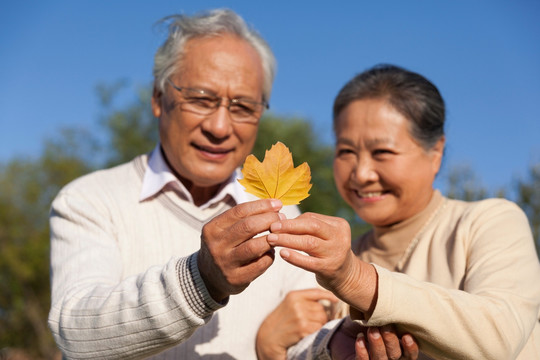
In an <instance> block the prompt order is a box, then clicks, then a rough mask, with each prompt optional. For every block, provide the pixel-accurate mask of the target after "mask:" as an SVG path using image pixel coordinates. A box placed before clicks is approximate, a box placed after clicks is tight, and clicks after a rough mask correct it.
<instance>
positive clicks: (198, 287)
mask: <svg viewBox="0 0 540 360" xmlns="http://www.w3.org/2000/svg"><path fill="white" fill-rule="evenodd" d="M176 269H177V273H178V278H179V280H180V287H181V289H182V292H183V293H184V297H185V299H186V301H187V303H188V304H189V306H190V308H191V309H193V312H194V313H195V314H196V315H197V316H199V317H201V318H206V317H208V316H211V315H212V314H213V313H214V312H215V311H216V310H218V309H221V308H222V307H224V306H225V305H226V304H227V302H228V301H225V302H223V303H222V304H220V303H218V302H216V301H215V300H214V299H212V297H211V296H210V293H209V292H208V290H207V289H206V285H205V284H204V281H203V279H202V278H201V274H200V273H199V267H198V265H197V253H193V254H191V255H190V256H188V257H184V258H181V259H180V260H178V263H177V264H176Z"/></svg>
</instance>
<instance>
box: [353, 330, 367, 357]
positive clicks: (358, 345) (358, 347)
mask: <svg viewBox="0 0 540 360" xmlns="http://www.w3.org/2000/svg"><path fill="white" fill-rule="evenodd" d="M354 350H355V352H356V358H355V359H356V360H369V353H368V350H367V346H366V338H365V335H364V333H363V332H359V333H358V335H357V336H356V341H355V343H354Z"/></svg>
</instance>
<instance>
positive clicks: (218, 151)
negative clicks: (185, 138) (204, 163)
mask: <svg viewBox="0 0 540 360" xmlns="http://www.w3.org/2000/svg"><path fill="white" fill-rule="evenodd" d="M192 145H193V147H194V148H196V149H197V150H200V151H203V152H205V153H209V154H213V155H224V154H228V153H230V152H231V151H232V149H223V148H216V147H208V146H200V145H197V144H192Z"/></svg>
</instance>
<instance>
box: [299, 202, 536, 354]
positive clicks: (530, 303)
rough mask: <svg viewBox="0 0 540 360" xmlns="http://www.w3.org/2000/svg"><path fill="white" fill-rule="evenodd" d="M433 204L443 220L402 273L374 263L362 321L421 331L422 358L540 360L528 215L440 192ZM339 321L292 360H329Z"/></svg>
mask: <svg viewBox="0 0 540 360" xmlns="http://www.w3.org/2000/svg"><path fill="white" fill-rule="evenodd" d="M433 202H435V203H436V204H435V205H436V206H432V207H431V208H432V210H431V211H432V213H433V214H434V215H433V216H423V218H424V219H428V221H427V223H425V224H423V226H422V227H420V231H419V232H416V231H415V232H414V233H416V237H414V238H412V239H407V240H406V244H410V246H409V247H408V248H407V250H406V251H405V252H404V253H403V254H402V256H401V258H398V259H396V258H395V259H394V261H393V262H392V264H395V262H396V260H397V265H395V267H394V269H393V270H395V271H394V272H392V271H389V270H388V269H385V268H383V267H382V266H379V265H375V266H376V269H377V273H378V277H379V284H378V300H377V304H376V307H375V310H374V312H373V314H372V316H371V317H370V318H369V319H368V320H366V321H363V322H361V323H363V325H365V326H381V325H385V324H391V323H394V324H397V328H398V330H399V331H400V332H410V333H412V334H413V335H414V336H415V338H416V339H417V341H418V342H419V344H420V350H421V352H422V354H421V359H429V358H434V359H501V360H509V359H520V360H531V359H540V322H539V319H540V312H539V310H540V264H539V262H538V257H537V254H536V251H535V248H534V242H533V239H532V235H531V231H530V227H529V224H528V221H527V218H526V217H525V215H524V213H523V212H522V211H521V210H520V209H519V208H518V207H517V206H516V205H515V204H513V203H511V202H509V201H506V200H502V199H489V200H484V201H478V202H472V203H467V202H463V201H457V200H449V199H446V198H443V197H442V196H441V195H440V194H439V193H438V192H436V196H435V197H434V199H433V200H432V203H431V204H430V205H433ZM428 207H429V206H428ZM428 215H430V214H428ZM417 225H418V224H414V225H412V224H411V226H416V228H418V226H417ZM379 230H381V229H379ZM376 232H381V231H376ZM382 233H384V234H385V236H386V237H388V236H390V237H391V236H392V235H393V234H403V229H384V231H382ZM370 237H371V238H373V232H372V233H371V234H367V235H365V236H364V241H367V239H369V238H370ZM394 240H395V241H399V240H400V239H394ZM401 241H403V239H401ZM364 251H368V252H369V246H367V248H365V249H364ZM360 256H361V257H363V256H366V254H365V253H364V255H362V254H360ZM379 256H380V254H379ZM339 323H340V322H339V321H334V322H331V323H329V324H327V325H326V326H325V327H324V328H323V329H321V331H319V332H318V333H315V334H313V335H312V336H310V337H308V338H305V339H304V340H303V341H302V342H301V343H300V344H298V345H297V346H296V347H295V348H292V349H290V350H289V354H288V355H289V358H292V359H304V358H315V359H326V358H329V356H328V352H327V350H326V345H327V343H328V341H329V339H330V337H331V335H332V333H333V331H335V329H336V328H337V326H338V325H339Z"/></svg>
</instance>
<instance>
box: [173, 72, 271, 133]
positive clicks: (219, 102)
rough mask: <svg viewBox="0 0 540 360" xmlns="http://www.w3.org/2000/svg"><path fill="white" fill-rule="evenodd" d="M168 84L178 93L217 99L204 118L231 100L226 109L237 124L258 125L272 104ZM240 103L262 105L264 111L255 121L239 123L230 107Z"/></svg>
mask: <svg viewBox="0 0 540 360" xmlns="http://www.w3.org/2000/svg"><path fill="white" fill-rule="evenodd" d="M167 82H168V83H169V85H171V86H172V88H173V89H175V90H176V91H178V92H180V93H181V92H182V90H184V89H185V90H190V91H194V92H196V93H199V94H201V95H206V96H208V97H209V98H215V99H216V100H217V102H216V103H215V105H214V107H211V108H208V109H209V110H211V111H210V112H209V113H207V114H200V115H203V116H207V115H211V114H213V113H214V112H216V111H217V110H218V109H219V107H220V106H222V105H223V99H227V100H229V103H228V104H227V105H224V106H225V108H226V109H227V111H228V112H229V114H230V115H231V119H232V120H233V121H234V122H236V123H241V124H257V123H258V122H259V120H260V117H261V116H262V114H263V113H264V111H265V109H266V110H268V109H270V104H268V102H266V101H264V100H263V101H262V102H257V101H254V100H250V99H241V98H240V99H238V98H234V99H231V98H227V97H220V96H217V95H216V94H214V93H212V92H211V91H208V90H204V89H197V88H190V87H187V86H177V85H175V84H174V83H173V82H172V80H171V79H167ZM240 102H246V103H249V104H252V105H262V107H263V109H262V111H261V114H260V116H258V117H256V116H254V117H253V119H254V120H253V121H242V120H240V121H238V120H237V119H235V117H234V113H231V112H230V107H231V106H232V105H237V104H238V103H240ZM240 105H241V104H240Z"/></svg>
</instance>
